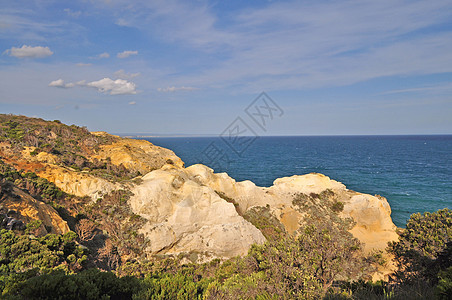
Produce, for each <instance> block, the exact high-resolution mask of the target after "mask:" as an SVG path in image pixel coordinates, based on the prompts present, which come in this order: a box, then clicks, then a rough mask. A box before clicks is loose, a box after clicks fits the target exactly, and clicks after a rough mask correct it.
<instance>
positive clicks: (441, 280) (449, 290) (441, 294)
mask: <svg viewBox="0 0 452 300" xmlns="http://www.w3.org/2000/svg"><path fill="white" fill-rule="evenodd" d="M436 292H437V296H438V299H444V300H446V299H452V267H449V268H447V269H446V270H443V271H440V272H439V273H438V285H437V286H436Z"/></svg>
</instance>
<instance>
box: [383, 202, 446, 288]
mask: <svg viewBox="0 0 452 300" xmlns="http://www.w3.org/2000/svg"><path fill="white" fill-rule="evenodd" d="M450 242H452V211H451V210H449V209H447V208H445V209H442V210H438V211H437V212H435V213H429V212H426V213H424V214H423V215H421V214H419V213H417V214H413V215H412V216H411V218H410V219H409V220H408V222H407V226H406V229H404V230H403V231H402V232H401V233H400V238H399V241H397V242H392V243H390V245H389V247H388V251H389V252H391V253H392V254H393V255H394V256H395V259H396V262H397V264H398V267H399V271H398V272H397V274H396V275H397V277H398V279H399V280H400V281H406V282H408V281H411V280H428V281H432V282H435V281H436V275H437V274H438V272H439V270H440V269H444V268H447V267H449V266H450V265H451V264H452V262H451V260H452V254H451V253H450V252H451V250H450V246H451V244H450ZM448 243H449V246H448ZM443 252H444V253H445V254H444V255H446V256H447V255H448V256H449V257H448V258H447V257H446V258H445V260H444V257H443V258H441V259H440V260H438V259H439V258H440V257H441V254H442V253H443ZM447 253H448V254H447ZM444 255H443V256H444Z"/></svg>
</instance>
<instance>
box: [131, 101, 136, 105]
mask: <svg viewBox="0 0 452 300" xmlns="http://www.w3.org/2000/svg"><path fill="white" fill-rule="evenodd" d="M135 104H137V103H136V102H135V101H130V102H129V105H135Z"/></svg>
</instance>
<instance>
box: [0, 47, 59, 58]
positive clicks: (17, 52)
mask: <svg viewBox="0 0 452 300" xmlns="http://www.w3.org/2000/svg"><path fill="white" fill-rule="evenodd" d="M4 53H5V54H8V55H9V56H14V57H17V58H43V57H47V56H51V55H52V54H53V52H52V51H51V50H50V49H49V47H42V46H36V47H32V46H27V45H23V46H22V47H20V48H16V47H12V48H11V49H8V50H6V51H5V52H4Z"/></svg>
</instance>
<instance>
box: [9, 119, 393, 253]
mask: <svg viewBox="0 0 452 300" xmlns="http://www.w3.org/2000/svg"><path fill="white" fill-rule="evenodd" d="M0 156H1V159H2V160H3V161H4V162H5V163H6V164H8V165H10V166H12V167H13V168H15V169H16V170H20V171H21V172H22V173H23V172H27V171H30V172H34V173H35V174H37V175H38V176H39V177H41V178H44V179H46V180H48V181H49V182H50V183H53V184H54V185H55V186H56V187H58V188H59V189H61V190H62V191H64V192H65V193H67V194H72V195H75V196H78V197H85V196H88V197H89V198H90V199H91V201H88V202H87V203H88V204H84V205H85V208H84V209H85V210H86V209H87V208H89V209H90V211H92V209H93V207H100V206H101V205H102V201H104V202H105V201H107V200H105V199H106V198H105V197H106V195H109V194H111V193H113V192H114V191H118V190H124V191H131V193H132V195H131V196H130V197H128V198H121V199H119V198H118V199H119V200H118V203H119V204H115V205H116V206H112V205H110V204H109V205H107V204H106V203H107V202H105V203H104V204H105V205H107V206H105V205H104V206H105V207H104V208H103V209H102V211H103V213H104V214H105V216H112V217H111V218H112V220H116V219H113V215H114V214H115V209H116V210H118V209H120V208H121V207H119V208H118V206H127V207H128V209H129V208H130V210H131V212H128V211H127V210H122V211H126V213H125V215H121V216H122V217H121V218H122V219H124V218H126V217H127V218H129V219H133V218H134V216H135V215H137V216H139V217H140V218H141V219H140V220H141V221H140V223H137V224H140V225H139V228H138V229H137V231H136V232H135V231H133V232H132V231H131V232H130V233H128V234H127V237H137V239H136V241H137V242H136V243H137V247H138V248H141V251H142V252H140V253H137V254H136V255H135V256H140V255H145V256H148V257H150V256H153V255H162V254H168V255H170V254H171V255H177V254H185V255H187V258H188V259H190V260H192V261H205V260H210V259H212V258H216V257H219V258H229V257H233V256H236V255H243V254H245V253H247V251H248V249H249V248H250V246H251V245H252V244H254V243H257V244H261V243H264V242H265V240H266V238H265V232H264V231H262V228H259V229H261V230H259V229H258V227H259V226H258V225H257V224H256V222H255V218H254V219H253V218H250V214H252V213H254V212H256V211H258V209H263V210H265V211H266V212H267V214H268V216H270V217H271V218H274V219H275V220H276V221H275V222H278V223H279V224H280V225H281V228H283V229H284V231H285V232H287V233H288V234H292V235H297V230H298V229H299V228H300V227H302V226H304V225H305V224H306V216H313V215H315V216H316V217H317V218H333V217H335V216H336V215H337V216H339V217H341V218H351V219H353V221H354V226H353V228H352V229H351V231H350V232H351V233H352V234H353V235H354V236H355V237H356V238H358V239H359V240H360V241H361V242H362V243H363V248H364V252H365V253H371V252H372V251H376V250H381V251H383V250H384V249H385V248H386V245H387V242H389V241H394V240H397V238H398V236H397V233H396V226H395V225H394V224H393V222H392V220H391V216H390V215H391V208H390V207H389V204H388V202H387V200H386V199H385V198H383V197H380V196H371V195H367V194H362V193H358V192H355V191H351V190H348V189H347V188H346V187H345V186H344V185H343V184H342V183H340V182H337V181H335V180H332V179H330V178H328V177H327V176H324V175H322V174H313V173H312V174H306V175H295V176H291V177H284V178H279V179H277V180H275V182H274V184H273V186H271V187H269V188H265V187H258V186H256V185H255V184H254V183H252V182H251V181H243V182H236V181H235V180H234V179H233V178H231V177H229V176H228V175H227V174H226V173H214V172H213V170H212V169H210V168H208V167H207V166H204V165H193V166H190V167H187V168H185V167H184V163H183V162H182V160H181V159H180V158H179V157H177V156H176V155H175V154H174V152H172V151H171V150H168V149H164V148H161V147H158V146H155V145H153V144H152V143H150V142H147V141H141V140H134V139H123V138H120V137H117V136H113V135H109V134H108V133H105V132H96V133H90V132H88V131H87V130H86V129H84V128H80V127H76V126H74V125H72V126H66V125H64V124H61V123H60V122H58V121H53V122H48V121H43V120H40V119H31V118H26V117H18V116H11V115H0ZM14 191H15V193H16V194H17V195H21V191H20V190H19V189H16V190H14ZM5 199H6V198H5ZM5 199H3V200H2V205H3V206H5V207H6V206H7V207H8V208H14V209H16V210H18V211H20V212H21V214H22V215H23V216H27V218H28V219H27V220H32V219H40V220H46V221H45V222H46V226H47V227H48V228H49V229H50V231H52V232H65V231H67V230H68V225H67V223H66V222H65V221H63V220H62V219H61V217H60V216H59V215H58V214H57V213H56V212H55V210H53V208H51V207H50V206H49V203H47V204H46V203H43V202H42V201H41V202H40V201H39V200H37V199H34V198H33V197H31V196H30V197H27V196H26V195H21V196H20V200H19V199H17V200H15V202H14V203H15V204H12V202H11V201H10V200H5ZM124 199H126V200H124ZM8 201H9V202H8ZM99 201H100V202H99ZM82 202H83V201H81V202H80V203H82ZM89 202H91V204H89ZM62 203H63V202H62ZM64 203H66V204H67V201H66V202H64ZM66 204H65V205H66ZM94 204H96V205H97V206H94ZM43 205H44V206H45V208H44V206H43ZM31 207H33V209H34V210H33V209H32V208H31ZM80 207H81V206H77V208H71V206H70V205H69V206H67V207H66V209H67V210H68V211H69V213H70V214H72V217H73V218H74V217H75V216H76V215H77V214H80V211H82V210H81V208H80ZM109 211H111V213H109ZM99 213H100V212H99ZM121 218H118V220H121ZM68 221H69V220H68ZM74 222H76V221H74ZM118 222H121V221H118ZM112 223H114V222H113V221H112ZM74 224H75V223H74ZM100 224H104V223H102V222H100ZM124 224H125V223H124ZM113 225H114V224H113ZM113 225H112V224H110V225H109V227H108V228H107V227H105V228H100V229H102V230H104V231H105V232H107V233H108V234H110V235H112V236H113V235H116V236H119V235H118V233H117V232H115V233H114V234H113V233H112V232H113V231H115V230H116V231H118V229H111V228H112V226H113ZM116 225H118V224H116ZM73 226H75V225H73ZM118 226H119V225H118ZM118 228H123V227H118ZM72 229H73V230H74V228H72ZM109 230H111V232H110V231H109ZM117 240H118V245H119V244H120V240H121V238H118V239H117ZM118 247H119V246H118ZM133 256H134V255H133V254H131V253H128V254H127V255H124V257H128V258H130V257H133Z"/></svg>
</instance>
